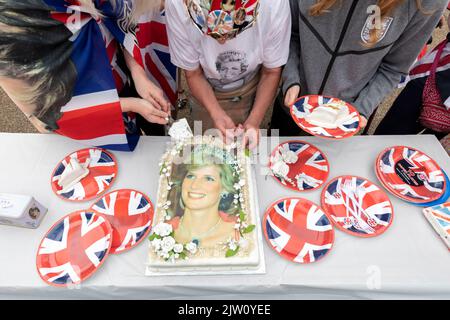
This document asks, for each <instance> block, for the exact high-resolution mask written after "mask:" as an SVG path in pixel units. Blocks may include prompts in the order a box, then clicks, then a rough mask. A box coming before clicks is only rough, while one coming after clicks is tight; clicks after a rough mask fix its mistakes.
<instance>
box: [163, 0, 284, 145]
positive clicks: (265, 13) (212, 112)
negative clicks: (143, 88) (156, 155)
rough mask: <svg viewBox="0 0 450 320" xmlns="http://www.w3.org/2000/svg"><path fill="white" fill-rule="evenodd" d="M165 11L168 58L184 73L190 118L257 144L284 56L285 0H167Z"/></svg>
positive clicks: (204, 128) (275, 88)
mask: <svg viewBox="0 0 450 320" xmlns="http://www.w3.org/2000/svg"><path fill="white" fill-rule="evenodd" d="M198 7H201V8H202V10H200V13H197V12H198ZM193 8H195V9H193ZM166 14H167V31H168V37H169V48H170V54H171V59H172V62H173V63H174V64H175V65H176V66H178V67H179V68H181V69H183V70H184V71H185V74H186V79H187V83H188V86H189V88H190V91H191V94H192V97H193V99H192V101H191V106H192V118H193V120H200V121H202V128H203V131H206V130H208V129H210V128H216V129H219V130H220V132H221V134H222V135H223V136H224V137H227V138H232V137H235V136H238V135H240V134H243V136H244V144H247V142H249V141H250V147H251V148H253V147H255V146H256V144H257V142H258V136H259V128H260V124H261V122H262V120H263V118H264V116H265V114H266V112H267V110H268V108H269V106H270V105H271V103H272V101H273V99H274V97H275V95H276V91H277V88H278V85H279V81H280V76H281V70H282V67H283V66H284V65H285V63H286V61H287V59H288V54H289V38H290V30H291V20H290V14H289V3H288V0H277V1H273V0H259V1H257V0H249V1H243V0H235V1H234V0H233V1H225V0H167V1H166ZM244 14H245V15H246V18H243V15H244ZM255 16H256V20H255V21H256V22H255V23H254V24H252V23H251V21H252V19H253V17H255ZM206 17H207V18H206ZM205 20H206V21H208V26H201V22H202V21H205ZM201 30H202V31H201ZM207 33H208V35H207Z"/></svg>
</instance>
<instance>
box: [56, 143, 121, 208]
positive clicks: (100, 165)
mask: <svg viewBox="0 0 450 320" xmlns="http://www.w3.org/2000/svg"><path fill="white" fill-rule="evenodd" d="M71 158H74V159H77V161H78V162H79V163H80V164H85V163H88V169H89V174H88V175H87V176H86V177H85V178H83V179H82V180H81V181H79V182H78V183H76V184H74V185H73V186H72V187H70V188H68V189H67V190H63V189H62V187H61V186H59V184H58V181H59V179H60V178H61V175H62V173H63V172H64V170H65V168H66V167H67V165H68V164H69V163H70V159H71ZM116 176H117V163H116V161H115V160H114V158H113V156H112V155H111V154H110V153H108V152H106V151H105V150H102V149H96V148H88V149H83V150H79V151H76V152H74V153H72V154H70V155H69V156H67V157H66V158H64V159H63V160H62V161H61V163H59V164H58V166H57V167H56V169H55V172H54V173H53V175H52V189H53V191H54V192H55V193H56V194H57V195H58V196H59V197H61V198H63V199H64V200H69V201H87V200H91V199H94V198H95V197H97V196H98V195H100V194H102V193H103V192H105V191H106V190H108V188H110V186H111V184H112V182H113V180H114V179H115V177H116Z"/></svg>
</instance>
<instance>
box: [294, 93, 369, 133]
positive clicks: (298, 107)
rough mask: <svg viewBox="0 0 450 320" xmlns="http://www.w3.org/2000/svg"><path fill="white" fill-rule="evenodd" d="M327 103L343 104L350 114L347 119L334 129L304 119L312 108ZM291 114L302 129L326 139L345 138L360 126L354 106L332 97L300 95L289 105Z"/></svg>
mask: <svg viewBox="0 0 450 320" xmlns="http://www.w3.org/2000/svg"><path fill="white" fill-rule="evenodd" d="M329 103H342V104H345V106H346V107H347V108H348V110H349V113H350V115H351V117H350V118H349V119H348V121H346V122H344V123H343V124H341V125H339V126H338V127H337V128H334V129H329V128H324V127H321V126H317V125H314V124H311V123H309V122H308V121H306V117H307V116H308V115H310V114H311V113H312V112H313V110H314V109H316V108H318V107H320V106H324V105H326V104H329ZM291 116H292V119H293V120H294V121H295V123H296V124H297V125H298V126H299V127H300V128H301V129H302V130H304V131H306V132H308V133H309V134H312V135H313V136H317V137H321V138H326V139H333V140H335V139H337V140H339V139H346V138H349V137H352V136H354V135H355V134H357V133H358V132H359V130H360V128H361V118H360V115H359V112H358V111H357V110H356V108H355V107H354V106H352V105H351V104H349V103H347V102H345V101H342V100H340V99H337V98H332V97H325V96H320V95H308V96H304V97H301V98H299V99H298V100H297V101H296V102H295V103H294V104H293V105H292V106H291Z"/></svg>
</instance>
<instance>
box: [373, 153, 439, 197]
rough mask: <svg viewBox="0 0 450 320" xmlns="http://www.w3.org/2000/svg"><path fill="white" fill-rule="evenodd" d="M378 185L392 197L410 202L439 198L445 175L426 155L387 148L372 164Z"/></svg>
mask: <svg viewBox="0 0 450 320" xmlns="http://www.w3.org/2000/svg"><path fill="white" fill-rule="evenodd" d="M376 173H377V177H378V178H379V180H380V182H381V183H382V184H383V185H384V186H385V187H386V188H387V189H388V190H389V191H390V192H391V193H392V194H393V195H395V196H397V197H399V198H401V199H403V200H405V201H409V202H413V203H426V202H431V201H434V200H437V199H439V198H440V197H441V196H442V195H443V194H444V192H445V190H446V182H445V181H446V180H445V175H444V172H443V171H442V169H441V168H440V167H439V165H438V164H437V163H436V162H435V161H434V160H433V159H431V158H430V157H429V156H427V155H426V154H424V153H422V152H421V151H419V150H416V149H414V148H410V147H403V146H396V147H391V148H388V149H386V150H384V151H383V152H381V153H380V155H379V156H378V159H377V163H376Z"/></svg>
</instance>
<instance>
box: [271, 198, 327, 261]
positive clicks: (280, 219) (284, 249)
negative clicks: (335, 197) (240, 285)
mask: <svg viewBox="0 0 450 320" xmlns="http://www.w3.org/2000/svg"><path fill="white" fill-rule="evenodd" d="M263 230H264V235H265V237H266V240H267V242H268V243H269V245H270V246H271V247H272V248H273V249H274V250H275V251H276V252H277V253H278V254H279V255H280V256H282V257H283V258H285V259H287V260H290V261H293V262H296V263H301V264H308V263H312V262H315V261H318V260H320V259H322V258H323V257H325V256H326V255H327V254H328V253H329V252H330V250H331V248H332V247H333V243H334V229H333V225H332V224H331V222H330V220H329V219H328V217H327V215H326V214H325V213H324V212H323V210H322V209H321V208H320V207H319V206H318V205H316V204H314V203H312V202H311V201H309V200H306V199H302V198H285V199H281V200H279V201H277V202H275V203H273V204H272V205H271V206H270V207H269V208H268V209H267V211H266V213H265V215H264V220H263Z"/></svg>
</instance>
